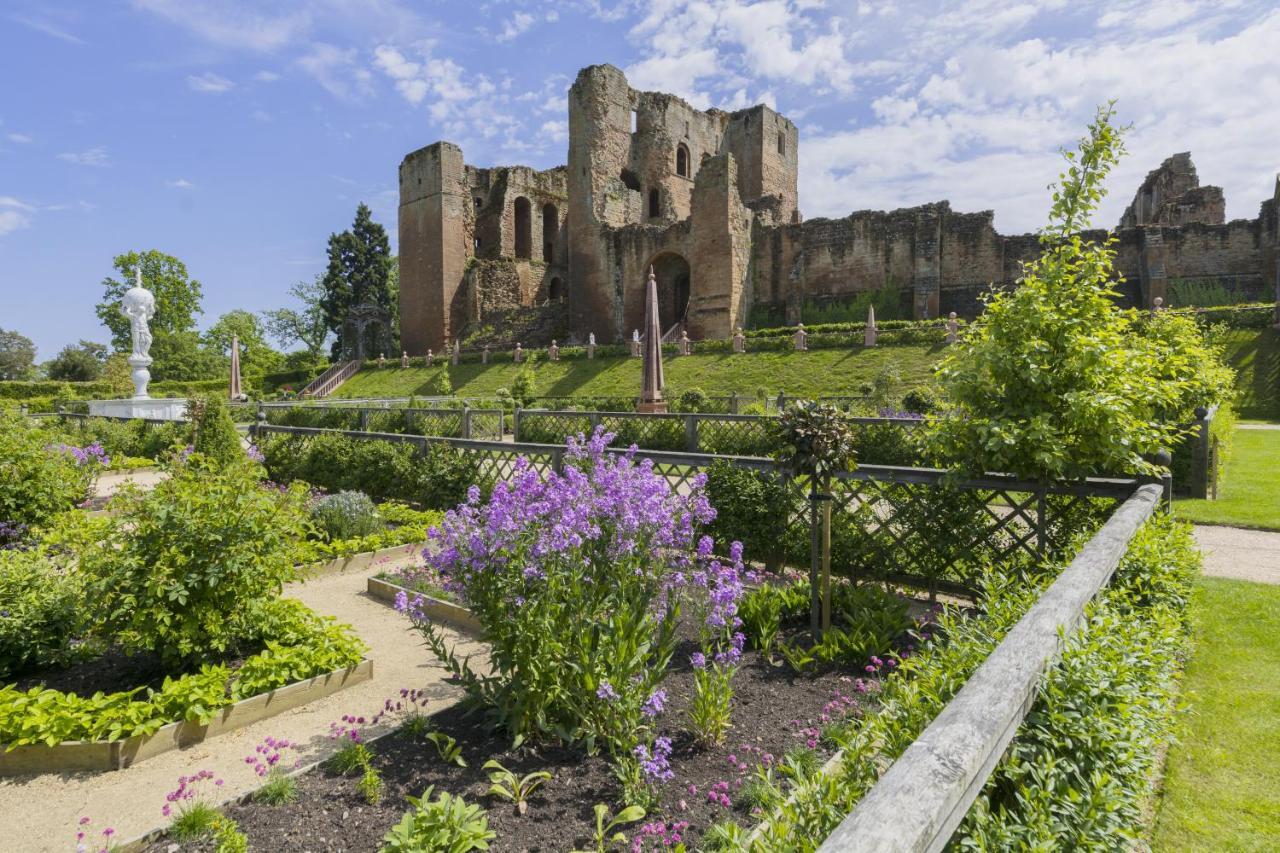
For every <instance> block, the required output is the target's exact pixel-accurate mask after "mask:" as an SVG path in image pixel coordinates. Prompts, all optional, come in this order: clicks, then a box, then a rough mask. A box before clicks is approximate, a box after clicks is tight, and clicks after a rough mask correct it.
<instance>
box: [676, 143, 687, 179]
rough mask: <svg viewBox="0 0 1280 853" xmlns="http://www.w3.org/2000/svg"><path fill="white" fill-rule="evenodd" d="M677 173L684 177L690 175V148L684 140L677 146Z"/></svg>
mask: <svg viewBox="0 0 1280 853" xmlns="http://www.w3.org/2000/svg"><path fill="white" fill-rule="evenodd" d="M676 174H677V175H679V176H680V177H682V178H687V177H689V149H688V148H685V146H684V143H683V142H681V143H680V144H679V145H677V146H676Z"/></svg>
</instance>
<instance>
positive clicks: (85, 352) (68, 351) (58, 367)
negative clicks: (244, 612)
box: [44, 340, 108, 382]
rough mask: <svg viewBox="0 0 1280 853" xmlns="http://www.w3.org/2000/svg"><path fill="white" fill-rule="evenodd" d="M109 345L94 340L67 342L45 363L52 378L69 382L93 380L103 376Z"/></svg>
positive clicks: (45, 367) (45, 369) (48, 374)
mask: <svg viewBox="0 0 1280 853" xmlns="http://www.w3.org/2000/svg"><path fill="white" fill-rule="evenodd" d="M107 354H108V352H107V347H106V346H105V345H103V344H99V343H95V342H93V341H86V340H81V341H80V343H78V344H67V345H66V346H65V347H63V348H62V351H61V352H59V353H58V354H57V355H56V356H54V357H53V358H52V359H50V360H49V361H48V362H47V363H46V364H45V365H44V371H45V374H46V375H47V376H48V377H49V378H50V379H60V380H65V381H67V382H92V381H94V380H95V379H98V378H99V377H100V376H102V366H103V363H104V362H106V360H107Z"/></svg>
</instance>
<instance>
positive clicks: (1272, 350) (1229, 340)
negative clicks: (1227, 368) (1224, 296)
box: [1224, 329, 1280, 421]
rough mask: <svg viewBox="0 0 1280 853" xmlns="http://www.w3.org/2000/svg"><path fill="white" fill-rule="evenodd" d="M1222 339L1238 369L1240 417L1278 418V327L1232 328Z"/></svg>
mask: <svg viewBox="0 0 1280 853" xmlns="http://www.w3.org/2000/svg"><path fill="white" fill-rule="evenodd" d="M1224 343H1225V345H1226V356H1227V361H1228V362H1230V364H1231V366H1232V367H1234V368H1235V369H1236V371H1237V376H1236V390H1238V391H1239V392H1240V399H1239V400H1237V401H1236V411H1238V412H1239V413H1240V417H1242V418H1252V419H1256V420H1264V421H1266V420H1269V421H1280V329H1232V330H1231V331H1230V332H1228V333H1227V334H1226V336H1225V340H1224Z"/></svg>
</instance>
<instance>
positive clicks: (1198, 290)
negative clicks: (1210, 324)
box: [1165, 278, 1245, 308]
mask: <svg viewBox="0 0 1280 853" xmlns="http://www.w3.org/2000/svg"><path fill="white" fill-rule="evenodd" d="M1168 294H1169V295H1168V298H1167V299H1166V300H1165V305H1166V307H1168V308H1217V307H1219V306H1223V305H1236V304H1238V303H1240V302H1244V301H1245V300H1243V299H1241V298H1240V297H1239V296H1238V295H1237V294H1236V293H1235V292H1234V291H1233V290H1232V289H1231V288H1229V287H1227V286H1226V285H1225V284H1223V283H1222V282H1221V281H1218V280H1217V279H1211V280H1209V281H1197V280H1188V279H1185V278H1175V279H1173V280H1172V281H1170V282H1169V291H1168Z"/></svg>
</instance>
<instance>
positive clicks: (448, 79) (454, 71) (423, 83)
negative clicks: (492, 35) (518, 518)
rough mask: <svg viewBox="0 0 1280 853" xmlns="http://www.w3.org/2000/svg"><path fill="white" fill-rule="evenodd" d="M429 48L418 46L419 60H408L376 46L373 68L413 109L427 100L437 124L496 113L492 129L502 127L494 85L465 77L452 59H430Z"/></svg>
mask: <svg viewBox="0 0 1280 853" xmlns="http://www.w3.org/2000/svg"><path fill="white" fill-rule="evenodd" d="M430 47H431V45H429V44H428V45H420V46H419V47H418V52H419V54H420V58H418V59H410V58H409V57H407V56H406V55H405V54H404V53H403V52H402V51H401V50H399V49H398V48H395V47H392V46H391V45H385V44H384V45H379V46H378V47H377V48H376V49H375V50H374V52H373V55H374V64H375V65H377V67H378V68H379V69H380V70H381V71H382V73H384V74H385V75H387V76H388V77H390V78H391V79H392V80H393V81H395V87H396V91H397V92H399V93H400V95H401V97H403V98H404V99H405V100H406V101H408V102H409V103H410V104H412V105H413V106H415V107H416V106H419V105H420V104H422V103H423V102H424V101H426V100H427V98H428V96H430V99H431V100H430V103H428V105H427V112H428V114H429V115H430V116H431V118H432V119H434V120H436V121H440V122H444V121H449V120H451V119H452V120H456V119H458V118H459V117H460V116H463V115H478V113H479V112H484V111H490V112H493V113H495V114H494V115H493V117H492V121H493V124H494V126H495V127H497V126H499V125H501V124H502V123H503V120H504V117H503V116H501V115H500V114H499V107H498V104H499V103H501V100H500V99H499V100H491V96H493V95H494V94H495V92H497V86H495V85H494V83H493V81H491V80H490V79H489V78H488V77H486V76H485V75H483V74H470V73H468V72H467V70H466V69H465V68H463V67H462V66H461V65H459V64H458V63H457V62H454V61H453V60H452V59H448V58H440V57H436V56H433V55H432V54H431V52H430ZM455 127H456V125H455Z"/></svg>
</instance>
